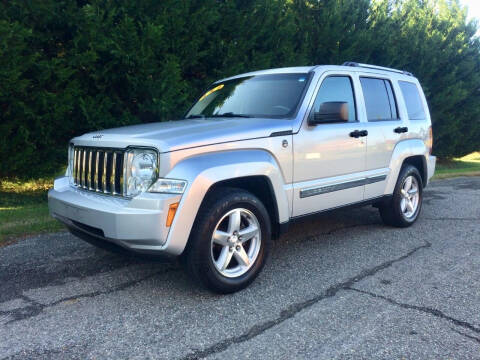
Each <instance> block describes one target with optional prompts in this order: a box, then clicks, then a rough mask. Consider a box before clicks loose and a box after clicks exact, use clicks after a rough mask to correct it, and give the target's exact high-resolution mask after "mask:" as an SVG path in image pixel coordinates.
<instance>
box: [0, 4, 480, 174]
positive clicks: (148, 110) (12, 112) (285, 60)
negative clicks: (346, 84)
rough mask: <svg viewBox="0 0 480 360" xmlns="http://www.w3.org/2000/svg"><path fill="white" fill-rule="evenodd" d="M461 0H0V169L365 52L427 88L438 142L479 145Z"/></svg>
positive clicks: (444, 146) (476, 73) (20, 170)
mask: <svg viewBox="0 0 480 360" xmlns="http://www.w3.org/2000/svg"><path fill="white" fill-rule="evenodd" d="M476 29H477V27H476V24H474V23H467V21H466V13H465V10H464V9H462V8H461V7H460V6H459V4H458V2H457V1H446V0H430V1H428V0H423V1H420V0H397V1H394V2H392V1H388V0H377V1H369V0H323V1H316V0H315V1H313V0H303V1H299V0H236V1H233V0H229V1H226V0H181V1H178V0H162V1H156V0H139V1H127V0H123V1H121V0H117V1H113V0H103V1H100V0H91V1H90V0H77V1H74V0H42V1H35V0H10V1H2V2H0V110H1V121H0V136H1V138H0V159H1V161H0V176H2V177H5V176H22V177H29V176H41V175H46V174H47V175H48V174H51V173H53V172H55V171H56V170H57V169H58V168H59V167H60V166H62V165H64V164H65V162H66V159H65V158H66V146H67V143H68V140H69V139H70V138H72V137H73V136H76V135H79V134H82V133H84V132H87V131H92V130H96V129H102V128H109V127H117V126H122V125H127V124H134V123H141V122H152V121H164V120H171V119H176V118H179V117H181V116H182V114H183V113H184V112H185V110H186V109H187V108H188V107H189V105H190V103H191V102H192V101H193V99H194V98H195V97H197V96H198V94H199V93H200V92H201V91H202V89H203V88H205V87H206V86H208V84H209V83H210V82H211V81H213V80H215V79H218V78H220V77H223V76H228V75H232V74H236V73H240V72H245V71H250V70H256V69H261V68H270V67H281V66H293V65H307V64H322V63H323V64H338V63H342V62H343V61H347V60H349V61H359V62H369V63H373V64H378V65H384V66H392V67H399V68H404V69H406V70H409V71H412V72H414V73H415V75H416V76H417V77H418V78H419V79H420V81H421V82H422V84H423V85H424V89H425V92H426V95H427V98H428V101H429V103H430V107H431V109H432V110H433V111H432V118H433V122H434V134H435V144H434V148H435V150H434V151H435V153H436V154H438V155H442V156H447V157H448V156H452V157H453V156H461V155H464V154H466V153H469V152H472V151H474V150H478V149H479V148H480V143H479V140H478V139H479V138H480V107H479V106H478V104H479V97H480V91H479V89H480V56H479V55H480V43H479V40H478V39H477V38H475V37H474V34H475V32H476Z"/></svg>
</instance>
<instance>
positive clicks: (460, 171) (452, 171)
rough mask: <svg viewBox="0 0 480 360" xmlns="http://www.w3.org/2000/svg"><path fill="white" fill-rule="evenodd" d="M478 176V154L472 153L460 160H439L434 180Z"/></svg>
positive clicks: (479, 166) (479, 159)
mask: <svg viewBox="0 0 480 360" xmlns="http://www.w3.org/2000/svg"><path fill="white" fill-rule="evenodd" d="M475 175H480V152H474V153H471V154H469V155H466V156H464V157H462V158H456V159H451V160H446V159H439V160H438V161H437V166H436V169H435V178H436V179H442V178H448V177H455V176H475Z"/></svg>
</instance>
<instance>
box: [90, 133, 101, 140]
mask: <svg viewBox="0 0 480 360" xmlns="http://www.w3.org/2000/svg"><path fill="white" fill-rule="evenodd" d="M102 137H103V135H101V134H98V135H93V136H92V138H93V139H101V138H102Z"/></svg>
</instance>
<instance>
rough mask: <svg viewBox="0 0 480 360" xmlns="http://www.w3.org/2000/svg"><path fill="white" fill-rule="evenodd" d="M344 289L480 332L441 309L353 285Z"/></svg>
mask: <svg viewBox="0 0 480 360" xmlns="http://www.w3.org/2000/svg"><path fill="white" fill-rule="evenodd" d="M345 290H351V291H356V292H358V293H361V294H364V295H369V296H371V297H373V298H377V299H382V300H385V301H386V302H388V303H390V304H392V305H395V306H398V307H401V308H402V309H410V310H417V311H421V312H423V313H426V314H429V315H433V316H435V317H437V318H440V319H443V320H448V321H450V322H451V323H453V324H455V325H457V326H460V327H463V328H465V329H468V330H471V331H473V332H475V333H477V334H480V328H478V327H476V326H475V325H472V324H470V323H469V322H466V321H463V320H458V319H455V318H453V317H451V316H448V315H445V314H444V313H443V312H442V311H440V310H438V309H433V308H429V307H427V306H418V305H411V304H406V303H401V302H398V301H396V300H394V299H391V298H388V297H386V296H383V295H379V294H375V293H372V292H370V291H365V290H360V289H357V288H354V287H351V286H349V287H346V288H345Z"/></svg>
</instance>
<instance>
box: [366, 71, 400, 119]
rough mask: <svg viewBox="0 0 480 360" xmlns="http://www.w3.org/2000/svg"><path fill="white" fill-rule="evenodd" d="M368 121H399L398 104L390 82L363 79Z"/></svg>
mask: <svg viewBox="0 0 480 360" xmlns="http://www.w3.org/2000/svg"><path fill="white" fill-rule="evenodd" d="M360 83H361V84H362V90H363V97H364V99H365V106H366V108H367V118H368V121H383V120H398V112H397V104H396V102H395V96H394V94H393V89H392V84H391V83H390V81H389V80H384V79H375V78H367V77H361V78H360Z"/></svg>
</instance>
